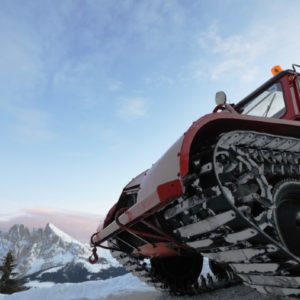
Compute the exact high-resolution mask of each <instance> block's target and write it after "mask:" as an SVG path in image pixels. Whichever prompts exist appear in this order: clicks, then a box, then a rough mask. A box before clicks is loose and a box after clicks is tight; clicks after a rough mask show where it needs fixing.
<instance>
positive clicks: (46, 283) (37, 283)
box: [26, 280, 55, 288]
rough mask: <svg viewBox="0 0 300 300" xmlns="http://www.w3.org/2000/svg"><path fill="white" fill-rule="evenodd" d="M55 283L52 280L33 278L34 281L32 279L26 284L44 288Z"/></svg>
mask: <svg viewBox="0 0 300 300" xmlns="http://www.w3.org/2000/svg"><path fill="white" fill-rule="evenodd" d="M54 285H55V283H54V282H51V281H44V282H40V281H37V280H32V281H30V282H28V283H27V284H26V286H28V287H30V288H36V287H38V288H44V287H52V286H54Z"/></svg>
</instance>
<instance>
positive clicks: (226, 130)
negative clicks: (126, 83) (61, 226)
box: [91, 65, 300, 297]
mask: <svg viewBox="0 0 300 300" xmlns="http://www.w3.org/2000/svg"><path fill="white" fill-rule="evenodd" d="M298 68H299V66H298V65H293V66H292V69H291V70H285V71H283V70H282V69H281V68H280V67H279V66H275V67H273V68H272V73H273V77H272V78H271V79H270V80H268V81H267V82H266V83H264V84H263V85H262V86H260V87H259V88H258V89H256V90H255V91H254V92H252V93H251V94H250V95H248V96H247V97H245V98H244V99H243V100H241V101H240V102H238V103H237V104H234V105H233V104H228V103H227V101H226V95H225V93H224V92H218V93H217V94H216V103H217V106H216V107H215V108H214V110H213V112H212V113H210V114H207V115H205V116H203V117H201V118H200V119H198V120H197V121H195V122H194V123H193V124H192V125H191V127H190V128H189V129H188V130H187V131H186V132H185V133H184V134H183V135H181V136H180V138H179V139H178V140H177V141H176V142H175V143H174V144H173V145H172V146H171V147H170V148H169V149H168V150H167V151H166V153H165V154H163V156H162V157H161V158H160V159H159V160H158V161H157V162H156V163H155V164H154V165H153V166H152V167H151V168H150V169H148V170H146V171H144V172H143V173H141V174H140V175H138V176H137V177H135V178H134V179H133V180H132V181H130V182H129V183H128V184H127V185H126V186H125V187H124V189H123V191H122V193H121V196H120V198H119V200H118V202H117V203H116V204H115V205H114V206H113V207H112V208H111V209H110V211H109V213H108V214H107V216H106V219H105V222H104V224H103V225H101V226H99V228H98V229H97V232H96V233H95V234H93V235H92V237H91V244H92V246H93V247H94V250H93V256H92V257H91V261H92V262H93V261H95V260H96V258H97V254H96V247H97V246H99V247H104V248H109V249H110V251H111V253H112V255H113V256H114V257H115V258H116V259H117V260H118V261H119V262H120V263H121V264H122V265H123V266H124V267H125V268H126V269H127V270H128V271H131V272H132V273H133V274H134V275H136V276H138V277H139V278H140V279H141V280H143V281H145V282H147V283H148V284H149V285H153V286H155V287H156V288H157V289H160V290H163V291H168V292H170V293H172V294H175V295H183V294H197V293H202V292H207V291H210V290H214V289H217V288H220V287H224V286H226V285H228V284H233V283H236V282H238V281H240V282H243V283H244V284H246V285H249V286H251V287H253V288H255V289H256V290H258V291H259V292H261V293H264V294H270V295H279V296H298V297H300V74H299V73H298V72H297V70H298ZM103 244H104V245H103ZM203 257H207V258H208V259H209V264H210V267H211V270H212V272H213V274H214V276H211V275H209V274H208V275H203V274H202V275H201V270H202V267H203Z"/></svg>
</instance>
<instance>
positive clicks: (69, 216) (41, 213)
mask: <svg viewBox="0 0 300 300" xmlns="http://www.w3.org/2000/svg"><path fill="white" fill-rule="evenodd" d="M102 221H103V216H99V215H96V214H84V213H82V214H81V213H78V212H70V211H59V210H55V209H50V208H47V207H33V208H28V209H25V210H22V211H18V212H15V213H13V214H6V215H1V214H0V229H1V230H7V229H9V228H10V227H11V226H12V225H14V224H24V225H26V226H28V227H29V228H38V227H44V226H45V225H46V224H47V223H53V224H55V225H56V226H58V227H59V228H60V229H62V230H63V231H65V232H67V233H69V234H70V235H71V236H73V237H75V238H77V239H79V240H81V241H83V242H88V241H89V238H90V236H91V235H92V233H94V232H95V231H96V229H97V227H98V225H99V224H100V222H102ZM70 224H72V226H70Z"/></svg>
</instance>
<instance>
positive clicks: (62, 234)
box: [48, 223, 83, 247]
mask: <svg viewBox="0 0 300 300" xmlns="http://www.w3.org/2000/svg"><path fill="white" fill-rule="evenodd" d="M48 226H49V228H50V229H51V230H52V231H53V232H54V233H55V234H56V235H57V236H59V237H60V238H62V239H63V240H64V241H65V242H67V243H72V244H78V245H80V246H82V247H83V244H82V243H80V242H79V241H77V240H76V239H74V238H72V237H71V236H70V235H68V234H67V233H65V232H63V231H61V230H60V229H59V228H57V227H56V226H55V225H53V224H52V223H48Z"/></svg>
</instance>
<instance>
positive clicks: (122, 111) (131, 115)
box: [117, 98, 148, 120]
mask: <svg viewBox="0 0 300 300" xmlns="http://www.w3.org/2000/svg"><path fill="white" fill-rule="evenodd" d="M147 112H148V102H147V101H146V100H145V99H144V98H131V99H126V100H123V101H122V102H120V107H119V110H118V112H117V116H118V117H119V118H121V119H123V120H134V119H140V118H143V117H145V116H146V115H147Z"/></svg>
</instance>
